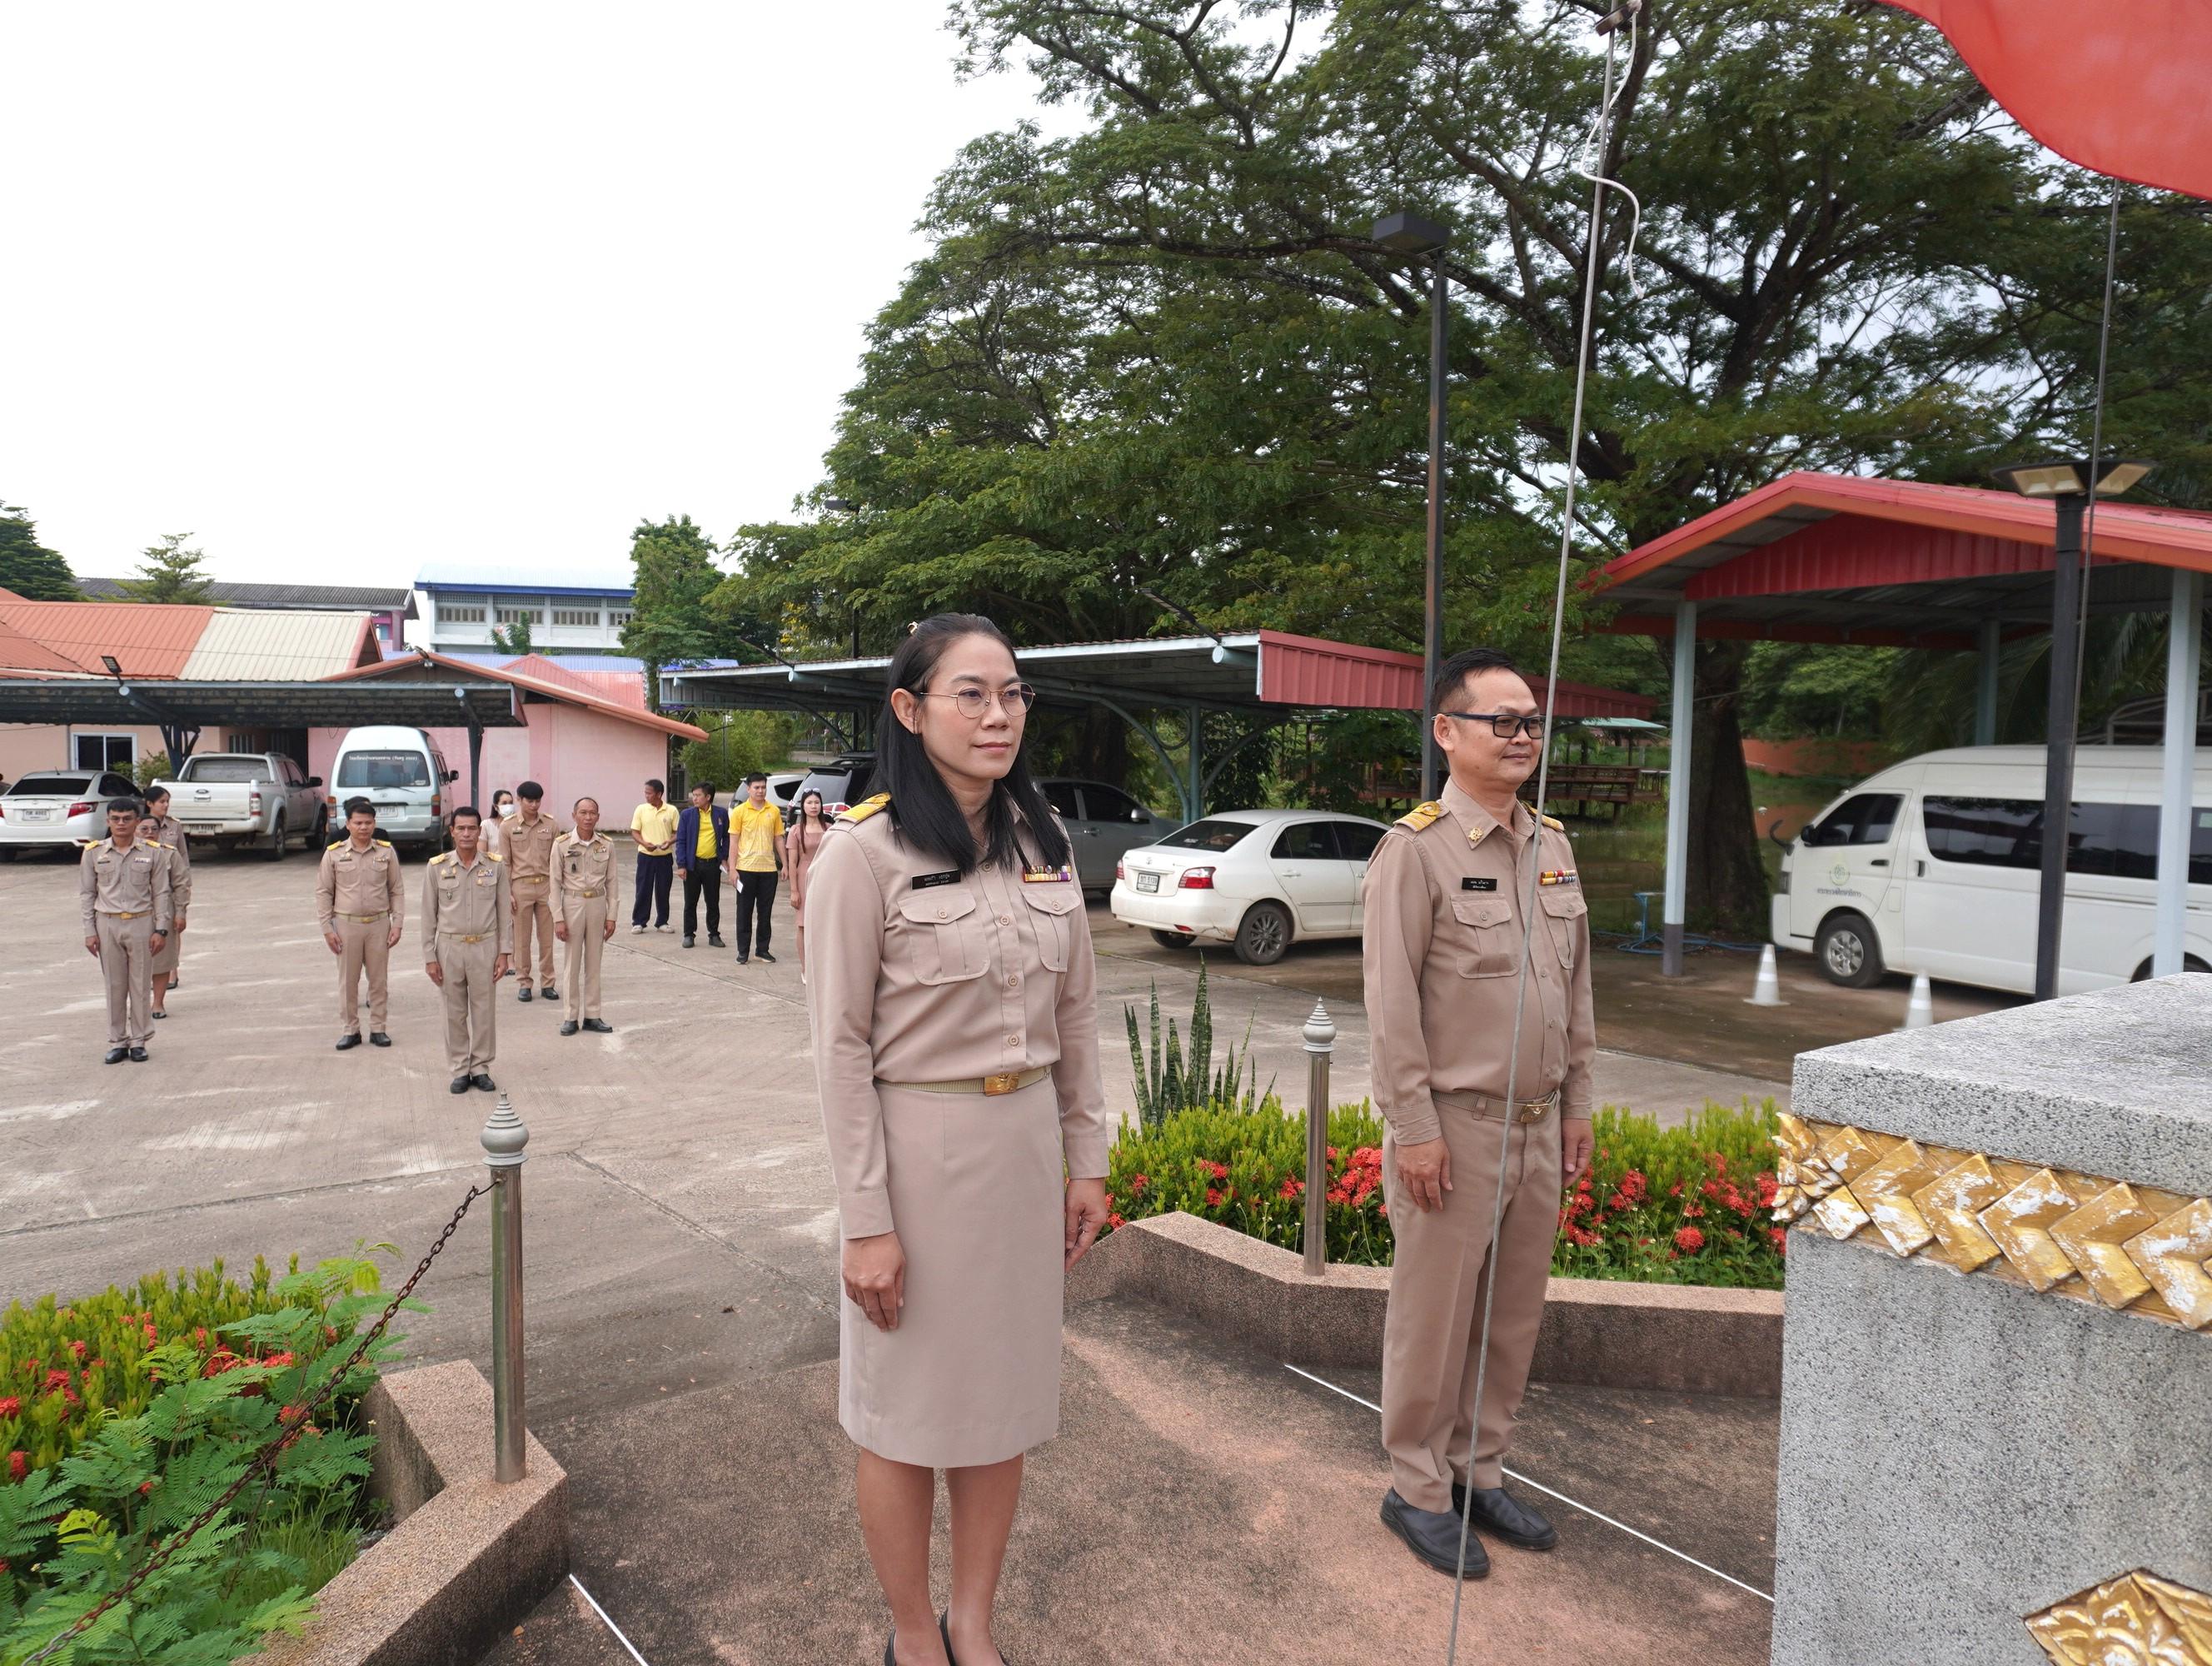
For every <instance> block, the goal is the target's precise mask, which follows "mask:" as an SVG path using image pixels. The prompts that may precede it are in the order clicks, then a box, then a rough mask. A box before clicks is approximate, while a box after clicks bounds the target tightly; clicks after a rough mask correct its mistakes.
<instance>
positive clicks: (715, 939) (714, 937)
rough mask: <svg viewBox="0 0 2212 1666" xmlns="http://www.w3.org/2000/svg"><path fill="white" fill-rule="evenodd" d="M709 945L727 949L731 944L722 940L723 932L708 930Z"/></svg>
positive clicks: (714, 947) (713, 947) (712, 947)
mask: <svg viewBox="0 0 2212 1666" xmlns="http://www.w3.org/2000/svg"><path fill="white" fill-rule="evenodd" d="M707 946H708V948H710V949H726V948H728V947H729V946H730V945H728V944H726V943H725V942H724V941H722V933H720V932H708V933H707Z"/></svg>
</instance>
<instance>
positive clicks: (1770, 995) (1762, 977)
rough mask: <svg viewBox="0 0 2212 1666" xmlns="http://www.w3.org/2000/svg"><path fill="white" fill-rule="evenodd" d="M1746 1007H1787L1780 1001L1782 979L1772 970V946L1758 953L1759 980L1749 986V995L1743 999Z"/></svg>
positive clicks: (1769, 945)
mask: <svg viewBox="0 0 2212 1666" xmlns="http://www.w3.org/2000/svg"><path fill="white" fill-rule="evenodd" d="M1743 1004H1744V1005H1745V1006H1788V1005H1789V1004H1790V1003H1789V1002H1788V1001H1786V1000H1783V999H1782V979H1781V977H1780V976H1778V974H1777V973H1776V971H1775V970H1774V945H1772V944H1771V943H1769V944H1768V945H1766V946H1765V947H1764V948H1762V949H1761V950H1760V951H1759V980H1758V982H1755V983H1753V985H1752V986H1751V993H1750V994H1747V995H1746V996H1745V997H1744V998H1743Z"/></svg>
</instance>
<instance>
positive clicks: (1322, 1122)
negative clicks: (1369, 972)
mask: <svg viewBox="0 0 2212 1666" xmlns="http://www.w3.org/2000/svg"><path fill="white" fill-rule="evenodd" d="M1305 1037H1306V1190H1305V1205H1306V1228H1305V1249H1306V1267H1305V1272H1306V1276H1307V1277H1308V1278H1310V1279H1318V1278H1320V1277H1321V1276H1322V1274H1323V1273H1325V1272H1326V1271H1327V1270H1328V1063H1329V1058H1330V1056H1331V1055H1333V1054H1334V1052H1335V1051H1336V1020H1335V1019H1334V1018H1330V1017H1329V1015H1328V1006H1327V1005H1326V1004H1325V1003H1323V1002H1322V1001H1318V1000H1316V1002H1314V1009H1313V1016H1312V1017H1311V1018H1308V1019H1307V1020H1306V1029H1305Z"/></svg>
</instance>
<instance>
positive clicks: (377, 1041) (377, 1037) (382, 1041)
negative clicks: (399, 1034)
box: [368, 1030, 392, 1047]
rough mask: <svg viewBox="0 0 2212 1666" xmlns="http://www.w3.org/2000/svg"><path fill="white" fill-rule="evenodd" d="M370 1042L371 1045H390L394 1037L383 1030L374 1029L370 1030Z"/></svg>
mask: <svg viewBox="0 0 2212 1666" xmlns="http://www.w3.org/2000/svg"><path fill="white" fill-rule="evenodd" d="M368 1044H369V1045H370V1046H371V1047H389V1046H391V1045H392V1037H389V1036H387V1035H386V1034H385V1033H384V1031H381V1030H372V1031H369V1032H368Z"/></svg>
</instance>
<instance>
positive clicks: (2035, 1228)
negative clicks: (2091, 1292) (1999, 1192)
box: [1981, 1169, 2081, 1290]
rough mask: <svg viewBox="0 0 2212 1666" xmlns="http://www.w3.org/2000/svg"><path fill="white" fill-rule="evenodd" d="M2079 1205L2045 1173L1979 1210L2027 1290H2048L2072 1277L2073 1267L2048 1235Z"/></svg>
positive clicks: (2030, 1178) (2064, 1188)
mask: <svg viewBox="0 0 2212 1666" xmlns="http://www.w3.org/2000/svg"><path fill="white" fill-rule="evenodd" d="M2080 1207H2081V1199H2080V1198H2078V1197H2076V1196H2075V1195H2074V1194H2073V1193H2072V1192H2070V1191H2069V1190H2067V1189H2066V1187H2065V1186H2064V1184H2063V1183H2061V1181H2060V1180H2059V1178H2058V1177H2057V1175H2055V1174H2053V1173H2051V1170H2048V1169H2038V1170H2036V1171H2035V1172H2034V1173H2033V1174H2032V1175H2030V1176H2028V1177H2027V1179H2025V1180H2023V1181H2021V1183H2020V1184H2019V1185H2017V1186H2015V1187H2014V1188H2013V1189H2011V1190H2010V1191H2008V1192H2007V1193H2006V1194H2005V1195H2003V1196H2002V1197H2001V1198H1999V1199H1998V1200H1997V1201H1996V1202H1994V1203H1992V1204H1990V1207H1988V1208H1986V1209H1984V1210H1983V1211H1982V1213H1981V1222H1982V1225H1983V1226H1984V1228H1986V1229H1987V1230H1988V1231H1989V1235H1990V1237H1993V1238H1995V1239H1996V1241H1997V1248H1998V1249H2002V1250H2003V1251H2004V1258H2005V1260H2006V1261H2008V1262H2010V1263H2011V1264H2012V1267H2013V1269H2014V1271H2015V1272H2017V1273H2018V1274H2020V1275H2021V1277H2022V1278H2024V1279H2026V1280H2027V1286H2028V1288H2029V1289H2031V1290H2048V1289H2050V1288H2051V1286H2053V1285H2055V1284H2057V1283H2059V1282H2060V1281H2061V1280H2066V1279H2070V1278H2072V1277H2073V1276H2074V1263H2073V1262H2072V1261H2071V1260H2069V1258H2068V1256H2067V1254H2066V1252H2065V1251H2064V1250H2063V1249H2060V1248H2059V1247H2058V1245H2057V1242H2056V1241H2055V1240H2053V1238H2052V1237H2051V1226H2052V1225H2053V1224H2055V1223H2056V1222H2058V1221H2061V1220H2063V1219H2066V1217H2067V1216H2069V1215H2070V1214H2072V1213H2074V1211H2075V1210H2076V1209H2078V1208H2080Z"/></svg>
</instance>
